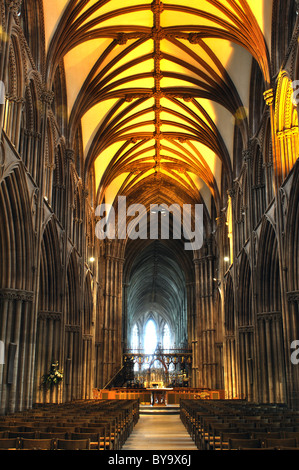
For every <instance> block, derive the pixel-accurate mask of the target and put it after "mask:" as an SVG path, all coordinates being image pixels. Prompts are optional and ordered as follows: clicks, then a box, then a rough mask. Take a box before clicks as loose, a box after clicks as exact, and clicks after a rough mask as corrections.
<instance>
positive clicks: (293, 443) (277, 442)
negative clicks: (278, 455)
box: [264, 438, 298, 448]
mask: <svg viewBox="0 0 299 470" xmlns="http://www.w3.org/2000/svg"><path fill="white" fill-rule="evenodd" d="M264 446H265V447H275V448H280V447H297V446H298V444H297V439H296V438H287V439H265V441H264Z"/></svg>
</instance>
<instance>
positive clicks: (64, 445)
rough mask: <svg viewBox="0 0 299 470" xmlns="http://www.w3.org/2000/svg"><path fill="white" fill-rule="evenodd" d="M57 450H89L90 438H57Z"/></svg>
mask: <svg viewBox="0 0 299 470" xmlns="http://www.w3.org/2000/svg"><path fill="white" fill-rule="evenodd" d="M56 449H57V450H89V449H90V440H89V439H82V440H79V439H57V441H56Z"/></svg>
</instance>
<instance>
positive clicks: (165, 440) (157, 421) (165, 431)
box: [122, 414, 197, 451]
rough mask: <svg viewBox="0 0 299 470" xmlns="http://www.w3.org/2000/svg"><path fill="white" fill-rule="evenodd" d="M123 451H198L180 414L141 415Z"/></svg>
mask: <svg viewBox="0 0 299 470" xmlns="http://www.w3.org/2000/svg"><path fill="white" fill-rule="evenodd" d="M122 450H189V451H192V450H197V447H196V446H195V444H194V442H193V441H192V439H191V438H190V436H189V434H188V433H187V431H186V429H185V427H184V426H183V424H182V422H181V420H180V416H179V414H176V415H173V414H169V415H167V414H163V415H154V414H153V415H143V414H141V415H140V418H139V421H138V423H137V424H136V426H135V428H134V430H133V432H132V434H131V436H130V437H129V439H128V440H127V442H126V443H125V445H124V446H123V448H122Z"/></svg>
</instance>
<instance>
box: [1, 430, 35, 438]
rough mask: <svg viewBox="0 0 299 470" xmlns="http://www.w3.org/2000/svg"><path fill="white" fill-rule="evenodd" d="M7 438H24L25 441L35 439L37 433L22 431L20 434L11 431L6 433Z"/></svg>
mask: <svg viewBox="0 0 299 470" xmlns="http://www.w3.org/2000/svg"><path fill="white" fill-rule="evenodd" d="M8 437H9V438H12V439H13V438H16V437H19V438H21V437H24V438H26V439H35V438H36V437H37V433H36V432H34V431H30V432H28V431H24V432H23V431H22V432H11V431H8Z"/></svg>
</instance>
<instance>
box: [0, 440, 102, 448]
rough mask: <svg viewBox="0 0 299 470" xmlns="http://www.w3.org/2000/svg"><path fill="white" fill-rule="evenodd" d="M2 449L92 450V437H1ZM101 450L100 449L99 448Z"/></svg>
mask: <svg viewBox="0 0 299 470" xmlns="http://www.w3.org/2000/svg"><path fill="white" fill-rule="evenodd" d="M0 449H1V450H72V451H73V450H90V449H91V446H90V439H82V438H81V439H25V438H7V439H0ZM99 450H100V449H99Z"/></svg>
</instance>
